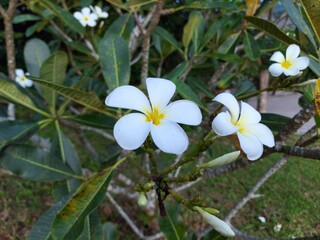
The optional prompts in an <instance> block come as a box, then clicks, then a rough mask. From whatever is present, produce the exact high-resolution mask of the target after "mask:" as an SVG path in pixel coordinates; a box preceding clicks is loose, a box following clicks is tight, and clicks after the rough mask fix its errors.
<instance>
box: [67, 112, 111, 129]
mask: <svg viewBox="0 0 320 240" xmlns="http://www.w3.org/2000/svg"><path fill="white" fill-rule="evenodd" d="M69 119H70V120H71V121H74V122H77V123H80V124H83V125H87V126H90V127H95V128H102V129H113V127H114V124H115V123H116V121H115V119H114V118H110V117H108V116H106V115H102V114H99V113H92V114H86V115H76V116H73V117H71V118H69Z"/></svg>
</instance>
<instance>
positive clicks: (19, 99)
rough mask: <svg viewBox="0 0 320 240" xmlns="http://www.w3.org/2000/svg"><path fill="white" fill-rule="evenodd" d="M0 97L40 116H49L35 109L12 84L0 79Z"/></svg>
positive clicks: (24, 95) (25, 96) (27, 98)
mask: <svg viewBox="0 0 320 240" xmlns="http://www.w3.org/2000/svg"><path fill="white" fill-rule="evenodd" d="M0 97H4V98H6V99H8V100H9V101H11V102H14V103H17V104H20V105H22V106H24V107H27V108H29V109H31V110H33V111H35V112H38V113H40V114H42V115H45V116H49V114H48V113H46V112H44V111H42V110H41V109H39V108H37V107H36V106H35V105H34V104H33V102H32V101H31V99H30V98H29V97H28V96H27V95H26V94H24V93H22V92H21V91H20V90H19V89H18V88H17V86H16V85H15V83H14V82H12V81H7V80H2V79H0Z"/></svg>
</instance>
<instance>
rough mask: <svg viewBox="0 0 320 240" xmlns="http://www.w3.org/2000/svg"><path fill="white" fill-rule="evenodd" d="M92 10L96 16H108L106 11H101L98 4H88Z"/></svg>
mask: <svg viewBox="0 0 320 240" xmlns="http://www.w3.org/2000/svg"><path fill="white" fill-rule="evenodd" d="M90 8H91V10H92V12H94V13H95V14H96V15H97V16H98V18H107V17H109V14H108V13H107V12H104V11H102V9H101V7H99V6H94V7H93V6H90Z"/></svg>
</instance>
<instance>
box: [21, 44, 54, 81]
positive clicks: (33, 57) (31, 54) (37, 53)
mask: <svg viewBox="0 0 320 240" xmlns="http://www.w3.org/2000/svg"><path fill="white" fill-rule="evenodd" d="M23 55H24V61H25V63H26V67H27V70H28V72H29V73H30V75H32V76H34V77H39V76H40V68H41V66H42V63H43V62H44V61H45V60H46V59H47V58H48V57H50V49H49V47H48V45H47V44H46V43H45V42H44V41H42V40H41V39H39V38H32V39H30V40H29V41H28V42H27V43H26V45H25V47H24V50H23Z"/></svg>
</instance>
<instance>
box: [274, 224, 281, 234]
mask: <svg viewBox="0 0 320 240" xmlns="http://www.w3.org/2000/svg"><path fill="white" fill-rule="evenodd" d="M281 228H282V224H280V223H278V224H277V225H275V226H274V227H273V231H275V232H280V231H281Z"/></svg>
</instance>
